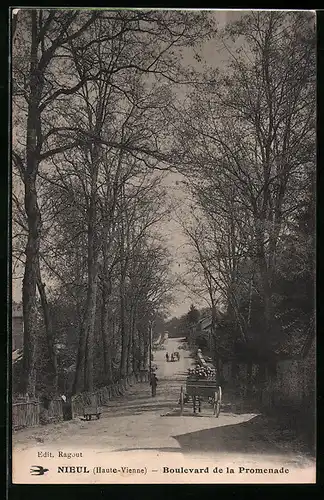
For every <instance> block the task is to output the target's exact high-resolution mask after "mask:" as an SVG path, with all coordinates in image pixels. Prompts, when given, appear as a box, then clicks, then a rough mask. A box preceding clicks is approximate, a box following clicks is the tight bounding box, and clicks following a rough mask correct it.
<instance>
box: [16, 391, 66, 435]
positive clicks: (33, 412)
mask: <svg viewBox="0 0 324 500" xmlns="http://www.w3.org/2000/svg"><path fill="white" fill-rule="evenodd" d="M44 413H45V418H44ZM62 419H63V407H62V401H61V400H60V399H54V400H52V401H50V403H49V407H48V409H47V410H45V408H44V406H43V404H42V403H41V401H40V400H39V399H35V400H33V401H27V400H26V398H25V400H23V399H22V398H19V400H17V401H15V402H13V404H12V428H13V430H19V429H24V428H25V427H33V426H35V425H39V424H41V423H50V422H58V421H60V420H62Z"/></svg>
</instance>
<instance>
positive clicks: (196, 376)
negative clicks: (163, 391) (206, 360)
mask: <svg viewBox="0 0 324 500" xmlns="http://www.w3.org/2000/svg"><path fill="white" fill-rule="evenodd" d="M190 400H191V401H192V406H193V411H194V413H196V412H197V409H198V412H199V413H200V412H201V403H202V401H207V402H208V403H209V404H211V405H212V407H213V414H214V415H215V417H218V416H219V413H220V408H221V403H222V388H221V386H220V384H219V382H218V380H217V377H216V373H215V371H214V370H210V369H208V370H207V371H206V370H202V369H199V370H192V371H191V373H189V375H188V377H187V380H186V387H185V390H184V388H183V386H181V390H180V401H179V402H180V409H181V411H180V413H181V415H182V413H183V408H184V405H185V403H187V402H189V401H190Z"/></svg>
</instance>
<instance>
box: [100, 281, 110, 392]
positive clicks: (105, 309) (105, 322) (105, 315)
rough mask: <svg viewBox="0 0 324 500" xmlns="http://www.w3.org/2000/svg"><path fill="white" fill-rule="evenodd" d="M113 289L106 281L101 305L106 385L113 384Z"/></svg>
mask: <svg viewBox="0 0 324 500" xmlns="http://www.w3.org/2000/svg"><path fill="white" fill-rule="evenodd" d="M110 293H111V287H110V286H107V284H106V282H105V280H104V283H103V287H102V305H101V338H102V347H103V349H102V350H103V363H104V377H105V384H107V385H108V384H110V383H111V382H112V360H111V338H110V336H109V332H110V328H111V326H110V325H109V296H110Z"/></svg>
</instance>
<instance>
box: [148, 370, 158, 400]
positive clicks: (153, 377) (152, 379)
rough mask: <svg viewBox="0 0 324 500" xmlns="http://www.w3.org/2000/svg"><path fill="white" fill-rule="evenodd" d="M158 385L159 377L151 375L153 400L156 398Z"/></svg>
mask: <svg viewBox="0 0 324 500" xmlns="http://www.w3.org/2000/svg"><path fill="white" fill-rule="evenodd" d="M157 383H158V378H157V376H156V375H155V373H154V372H153V373H151V380H150V386H151V389H152V398H154V397H155V396H156V386H157Z"/></svg>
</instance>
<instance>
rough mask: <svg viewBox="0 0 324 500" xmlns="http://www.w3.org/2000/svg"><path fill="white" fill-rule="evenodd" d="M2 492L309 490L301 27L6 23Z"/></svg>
mask: <svg viewBox="0 0 324 500" xmlns="http://www.w3.org/2000/svg"><path fill="white" fill-rule="evenodd" d="M10 98H11V110H12V115H11V116H12V120H11V130H12V151H11V152H12V172H11V175H12V193H11V196H12V293H11V295H10V298H9V308H11V332H10V345H11V346H12V349H11V350H12V363H11V367H12V369H11V379H12V384H11V388H10V389H11V394H12V405H11V417H12V419H11V420H12V422H11V423H12V432H11V435H12V482H13V483H14V484H110V483H111V484H124V483H125V484H127V483H131V484H136V483H140V484H143V483H144V484H145V483H147V484H163V483H174V484H176V483H201V484H206V483H214V484H227V483H228V484H230V483H247V484H251V483H258V484H267V483H275V484H282V483H315V482H316V450H315V427H316V425H315V424H316V405H315V401H316V387H315V372H316V362H315V359H316V348H315V342H316V340H315V321H314V315H315V297H314V286H313V283H314V279H315V264H314V263H315V176H316V119H315V116H316V15H315V12H313V11H307V10H304V11H303V10H291V11H289V10H283V11H281V10H235V9H230V10H217V9H216V10H208V9H201V10H199V9H143V8H127V9H126V8H125V9H121V8H119V9H118V8H113V9H106V8H102V9H101V8H94V9H92V8H86V9H85V8H72V7H71V8H64V9H63V8H29V7H28V8H27V7H26V8H15V9H11V96H10Z"/></svg>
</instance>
